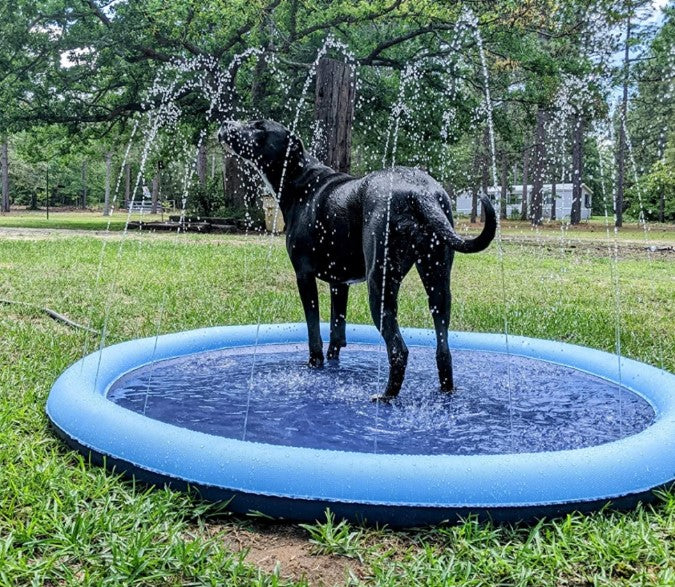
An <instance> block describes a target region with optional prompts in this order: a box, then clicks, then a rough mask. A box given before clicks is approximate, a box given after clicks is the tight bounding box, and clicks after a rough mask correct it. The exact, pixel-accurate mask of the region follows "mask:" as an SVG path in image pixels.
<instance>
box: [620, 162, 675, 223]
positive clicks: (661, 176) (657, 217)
mask: <svg viewBox="0 0 675 587" xmlns="http://www.w3.org/2000/svg"><path fill="white" fill-rule="evenodd" d="M626 199H627V200H628V201H629V202H630V204H629V208H628V212H629V214H630V215H631V216H632V217H633V218H644V219H645V220H647V221H649V222H654V221H661V222H675V168H674V167H673V165H670V164H668V163H666V161H665V160H662V161H657V162H656V163H654V165H653V166H652V168H651V170H650V171H649V173H647V174H645V175H643V176H642V177H640V180H639V181H638V183H637V184H635V185H633V186H631V187H630V189H629V191H628V193H627V194H626ZM661 207H663V218H661Z"/></svg>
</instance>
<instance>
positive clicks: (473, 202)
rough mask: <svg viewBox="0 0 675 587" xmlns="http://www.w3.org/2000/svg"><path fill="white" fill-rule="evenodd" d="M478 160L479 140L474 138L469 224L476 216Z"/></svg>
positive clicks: (474, 220) (479, 155) (479, 159)
mask: <svg viewBox="0 0 675 587" xmlns="http://www.w3.org/2000/svg"><path fill="white" fill-rule="evenodd" d="M480 162H481V149H480V141H479V139H478V138H476V151H475V153H474V156H473V175H472V178H471V185H472V187H471V218H470V221H471V224H474V223H475V222H476V220H477V217H478V172H479V171H480Z"/></svg>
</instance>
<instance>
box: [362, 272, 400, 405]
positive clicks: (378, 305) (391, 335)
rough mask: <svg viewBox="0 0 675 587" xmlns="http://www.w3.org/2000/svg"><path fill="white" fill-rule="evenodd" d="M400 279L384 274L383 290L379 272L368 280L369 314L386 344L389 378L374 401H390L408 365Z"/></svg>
mask: <svg viewBox="0 0 675 587" xmlns="http://www.w3.org/2000/svg"><path fill="white" fill-rule="evenodd" d="M400 285H401V279H400V277H398V276H393V275H392V276H390V275H387V277H386V284H385V287H384V291H383V288H382V273H381V272H379V271H376V272H375V275H371V276H370V277H369V279H368V301H369V304H370V315H371V316H372V318H373V322H374V323H375V326H377V328H378V329H379V331H380V334H382V338H384V342H385V344H386V346H387V356H388V357H389V379H388V380H387V387H386V388H385V390H384V393H383V394H382V395H380V396H374V397H373V400H375V401H377V400H389V399H391V398H394V397H396V396H397V395H398V392H399V391H400V390H401V385H403V378H404V377H405V369H406V366H407V364H408V347H407V346H406V345H405V342H404V341H403V336H402V335H401V331H400V330H399V327H398V319H397V314H398V290H399V287H400Z"/></svg>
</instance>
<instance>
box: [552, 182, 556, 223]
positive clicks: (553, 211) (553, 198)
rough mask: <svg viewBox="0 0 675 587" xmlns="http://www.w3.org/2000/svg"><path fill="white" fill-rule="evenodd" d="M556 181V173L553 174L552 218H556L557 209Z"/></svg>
mask: <svg viewBox="0 0 675 587" xmlns="http://www.w3.org/2000/svg"><path fill="white" fill-rule="evenodd" d="M556 189H557V188H556V183H555V175H552V176H551V220H555V216H556V210H555V197H556Z"/></svg>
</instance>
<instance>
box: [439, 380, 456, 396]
mask: <svg viewBox="0 0 675 587" xmlns="http://www.w3.org/2000/svg"><path fill="white" fill-rule="evenodd" d="M441 391H442V392H443V393H452V392H453V391H455V386H454V385H453V384H452V381H441Z"/></svg>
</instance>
